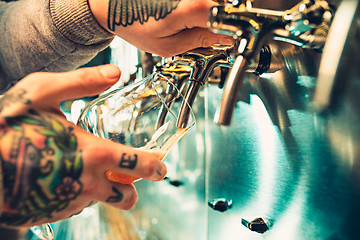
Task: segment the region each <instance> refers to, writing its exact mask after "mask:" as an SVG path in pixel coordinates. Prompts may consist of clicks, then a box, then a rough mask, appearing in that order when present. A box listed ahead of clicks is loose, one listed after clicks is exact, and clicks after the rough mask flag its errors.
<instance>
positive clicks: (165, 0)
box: [108, 0, 180, 31]
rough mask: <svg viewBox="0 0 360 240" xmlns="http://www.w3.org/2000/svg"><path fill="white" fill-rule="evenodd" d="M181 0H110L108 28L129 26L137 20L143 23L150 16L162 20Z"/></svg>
mask: <svg viewBox="0 0 360 240" xmlns="http://www.w3.org/2000/svg"><path fill="white" fill-rule="evenodd" d="M179 2H180V0H109V8H108V28H109V29H110V30H112V31H115V25H117V26H124V27H126V26H129V25H132V24H133V23H134V22H135V21H139V22H140V23H141V24H143V23H145V22H147V21H148V20H149V18H150V17H154V19H155V20H160V19H163V18H165V17H166V16H167V15H169V14H170V13H171V12H172V11H173V10H174V9H175V8H176V7H177V6H178V4H179Z"/></svg>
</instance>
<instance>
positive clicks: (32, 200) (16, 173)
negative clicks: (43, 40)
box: [0, 65, 166, 226]
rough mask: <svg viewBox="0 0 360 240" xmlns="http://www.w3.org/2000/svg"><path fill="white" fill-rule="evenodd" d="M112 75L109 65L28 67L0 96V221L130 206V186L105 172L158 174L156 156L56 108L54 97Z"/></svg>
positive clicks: (81, 91)
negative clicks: (100, 205) (91, 129)
mask: <svg viewBox="0 0 360 240" xmlns="http://www.w3.org/2000/svg"><path fill="white" fill-rule="evenodd" d="M119 76H120V71H119V69H118V68H117V67H115V66H112V65H106V66H101V67H94V68H84V69H79V70H76V71H73V72H67V73H35V74H31V75H29V76H28V77H26V78H24V79H23V80H22V81H20V82H19V83H18V84H17V85H15V86H14V87H13V88H11V89H10V90H9V92H8V93H6V94H5V96H4V97H3V98H2V99H1V100H0V161H1V163H2V166H3V174H4V192H2V193H1V194H3V196H4V199H5V201H4V206H3V213H2V215H1V217H0V224H5V225H10V226H31V225H38V224H41V223H45V222H54V221H58V220H60V219H64V218H68V217H70V216H72V215H73V214H75V213H78V212H79V211H81V210H82V209H83V208H85V207H87V206H89V205H91V204H94V203H96V202H98V201H102V202H106V203H108V204H111V205H113V206H115V207H118V208H122V209H129V208H131V207H132V206H133V205H134V204H135V202H136V200H137V193H136V189H135V187H134V186H133V185H132V184H127V185H123V184H119V183H115V182H110V181H109V180H107V178H106V172H107V171H108V170H111V171H115V172H119V173H123V174H127V175H131V176H134V177H138V178H144V179H148V180H152V181H159V180H161V179H163V178H164V176H165V173H166V167H165V165H164V164H163V163H162V162H161V160H160V155H157V154H154V153H149V152H144V151H141V150H139V149H135V148H131V147H128V146H124V145H121V144H118V143H115V142H112V141H109V140H105V139H100V138H98V137H95V136H93V135H91V134H89V133H86V132H85V131H84V130H82V129H80V128H78V127H77V126H75V125H73V124H72V123H70V122H68V121H67V120H66V119H65V117H64V116H63V115H62V114H61V113H60V112H59V105H60V103H61V102H62V101H64V100H67V99H73V98H78V97H83V96H89V95H94V94H96V93H98V92H99V91H104V90H105V89H106V88H108V87H110V86H111V85H112V84H114V83H115V82H116V81H117V80H118V78H119ZM49 81H51V83H52V84H50V85H49V84H48V82H49ZM44 89H46V91H44ZM94 89H96V90H94Z"/></svg>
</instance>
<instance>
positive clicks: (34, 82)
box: [22, 64, 121, 105]
mask: <svg viewBox="0 0 360 240" xmlns="http://www.w3.org/2000/svg"><path fill="white" fill-rule="evenodd" d="M120 74H121V72H120V69H119V68H118V67H117V66H115V65H110V64H108V65H102V66H96V67H88V68H80V69H77V70H74V71H69V72H64V73H34V74H32V75H29V76H28V77H26V78H24V79H23V81H22V85H23V86H22V87H23V88H25V89H26V90H27V92H28V93H29V95H30V96H29V97H30V98H31V99H32V102H33V103H38V104H41V105H43V104H49V103H52V104H54V103H55V104H59V103H60V102H62V101H65V100H70V99H76V98H82V97H87V96H93V95H96V94H98V93H101V92H103V91H105V90H106V89H108V88H109V87H111V86H112V85H114V84H115V83H116V82H117V81H118V80H119V78H120ZM45 102H46V103H45Z"/></svg>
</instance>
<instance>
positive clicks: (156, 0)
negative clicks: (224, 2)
mask: <svg viewBox="0 0 360 240" xmlns="http://www.w3.org/2000/svg"><path fill="white" fill-rule="evenodd" d="M89 5H90V9H91V11H92V13H93V15H94V16H95V18H96V19H97V21H98V22H99V23H100V25H101V26H102V27H104V28H105V29H107V30H108V31H110V32H112V33H114V34H116V35H117V36H119V37H121V38H123V39H124V40H126V41H128V42H130V43H131V44H133V45H134V46H136V47H137V48H139V49H141V50H144V51H147V52H151V53H155V54H157V55H160V56H163V57H171V56H173V55H175V54H180V53H183V52H186V51H188V50H190V49H194V48H198V47H209V46H211V45H214V44H224V45H230V44H232V43H233V39H232V38H231V37H229V36H224V35H219V34H214V33H212V32H210V31H209V30H208V28H207V19H208V14H209V11H210V8H211V7H212V6H215V5H217V3H215V2H214V1H212V0H137V1H134V0H129V1H125V0H108V1H104V0H89ZM134 6H136V7H134Z"/></svg>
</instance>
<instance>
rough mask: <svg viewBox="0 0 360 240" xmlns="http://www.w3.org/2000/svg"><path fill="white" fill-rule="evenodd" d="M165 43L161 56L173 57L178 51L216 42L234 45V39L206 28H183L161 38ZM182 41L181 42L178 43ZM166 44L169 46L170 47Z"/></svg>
mask: <svg viewBox="0 0 360 240" xmlns="http://www.w3.org/2000/svg"><path fill="white" fill-rule="evenodd" d="M159 41H160V42H161V41H162V42H163V44H159V46H162V49H159V50H158V52H160V55H161V56H164V57H171V56H173V55H174V54H176V53H180V52H186V51H189V50H191V49H194V48H199V47H210V46H212V45H215V44H222V45H233V44H234V39H233V38H232V37H229V36H225V35H221V34H215V33H212V32H210V31H209V30H208V29H205V28H192V29H186V30H183V31H181V32H179V33H177V34H175V35H172V36H169V37H165V38H162V39H160V40H159ZM179 42H181V44H178V43H179ZM164 46H169V48H168V49H166V48H164Z"/></svg>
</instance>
